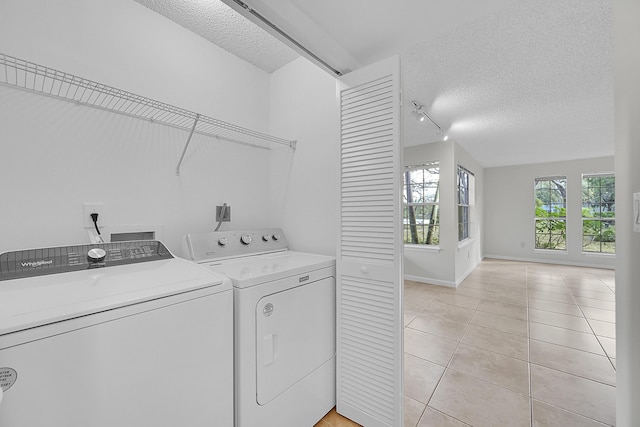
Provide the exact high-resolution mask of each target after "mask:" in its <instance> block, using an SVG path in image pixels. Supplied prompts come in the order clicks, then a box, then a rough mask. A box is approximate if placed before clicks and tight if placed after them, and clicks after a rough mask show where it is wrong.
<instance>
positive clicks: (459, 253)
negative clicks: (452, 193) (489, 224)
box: [453, 144, 484, 285]
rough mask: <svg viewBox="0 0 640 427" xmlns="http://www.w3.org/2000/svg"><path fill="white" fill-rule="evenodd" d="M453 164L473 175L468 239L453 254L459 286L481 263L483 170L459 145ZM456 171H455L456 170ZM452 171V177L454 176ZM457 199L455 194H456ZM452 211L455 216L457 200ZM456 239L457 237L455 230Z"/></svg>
mask: <svg viewBox="0 0 640 427" xmlns="http://www.w3.org/2000/svg"><path fill="white" fill-rule="evenodd" d="M454 148H455V162H454V163H455V164H454V167H455V168H457V165H460V166H462V167H464V168H465V169H467V170H468V171H470V172H473V175H474V185H475V188H474V191H473V198H474V201H473V205H472V206H470V214H471V218H470V223H469V236H470V237H469V239H468V240H466V241H463V242H458V243H457V246H456V252H455V282H456V284H457V285H459V284H460V283H461V282H462V281H463V280H464V279H465V277H467V275H469V273H471V272H472V271H473V269H474V268H476V266H477V265H478V264H479V263H480V261H482V242H483V239H484V236H483V227H482V221H483V214H484V209H483V206H484V205H483V203H484V169H483V168H482V166H480V164H479V163H478V162H476V161H475V159H474V158H473V157H471V156H470V155H469V153H467V152H466V151H465V150H464V149H463V148H462V147H461V146H460V145H459V144H455V145H454ZM456 171H457V169H456ZM455 173H456V172H455V171H454V175H455ZM454 185H457V176H454ZM456 197H457V193H456ZM453 203H454V209H456V210H455V212H456V215H457V207H458V205H457V203H458V200H457V198H455V200H454V202H453ZM455 236H456V239H457V237H458V234H457V228H456V234H455Z"/></svg>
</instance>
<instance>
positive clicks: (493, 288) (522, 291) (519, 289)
mask: <svg viewBox="0 0 640 427" xmlns="http://www.w3.org/2000/svg"><path fill="white" fill-rule="evenodd" d="M486 290H487V291H489V292H500V293H505V294H511V295H519V296H526V295H527V288H526V287H525V286H524V285H522V286H507V285H498V284H494V283H492V284H490V285H489V286H487V289H486Z"/></svg>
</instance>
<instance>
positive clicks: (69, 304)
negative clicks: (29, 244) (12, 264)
mask: <svg viewBox="0 0 640 427" xmlns="http://www.w3.org/2000/svg"><path fill="white" fill-rule="evenodd" d="M207 287H212V291H213V292H222V291H224V290H227V289H231V284H230V283H229V282H228V281H226V280H223V278H222V277H220V276H218V275H216V274H213V273H212V272H211V271H208V270H207V269H205V268H202V267H201V266H199V265H197V264H195V263H192V262H189V261H186V260H183V259H180V258H172V259H165V260H158V261H150V262H144V263H140V264H129V265H121V266H113V267H106V268H96V269H91V270H82V271H73V272H68V273H60V274H51V275H46V276H37V277H29V278H23V279H12V280H6V281H2V282H0V335H3V334H7V333H11V332H16V331H20V330H24V329H28V328H33V327H37V326H42V325H45V324H49V323H53V322H59V321H61V320H68V319H72V318H75V317H79V316H84V315H87V314H93V313H97V312H100V311H105V310H110V309H113V308H118V307H123V306H128V305H133V304H137V303H141V302H145V301H150V300H154V299H158V298H163V297H168V296H171V295H177V294H181V293H184V292H189V291H193V290H196V289H202V288H207Z"/></svg>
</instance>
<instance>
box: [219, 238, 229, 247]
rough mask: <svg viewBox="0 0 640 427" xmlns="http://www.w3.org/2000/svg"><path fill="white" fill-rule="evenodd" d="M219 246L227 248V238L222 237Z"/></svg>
mask: <svg viewBox="0 0 640 427" xmlns="http://www.w3.org/2000/svg"><path fill="white" fill-rule="evenodd" d="M218 244H219V245H220V246H226V245H227V238H226V237H221V238H219V239H218Z"/></svg>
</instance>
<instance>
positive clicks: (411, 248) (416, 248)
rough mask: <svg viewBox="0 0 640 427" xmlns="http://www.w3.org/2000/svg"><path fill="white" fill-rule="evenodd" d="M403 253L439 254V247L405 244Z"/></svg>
mask: <svg viewBox="0 0 640 427" xmlns="http://www.w3.org/2000/svg"><path fill="white" fill-rule="evenodd" d="M404 250H405V251H407V250H408V251H411V252H412V251H415V252H433V253H438V252H440V246H436V245H414V244H406V243H405V245H404Z"/></svg>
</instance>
